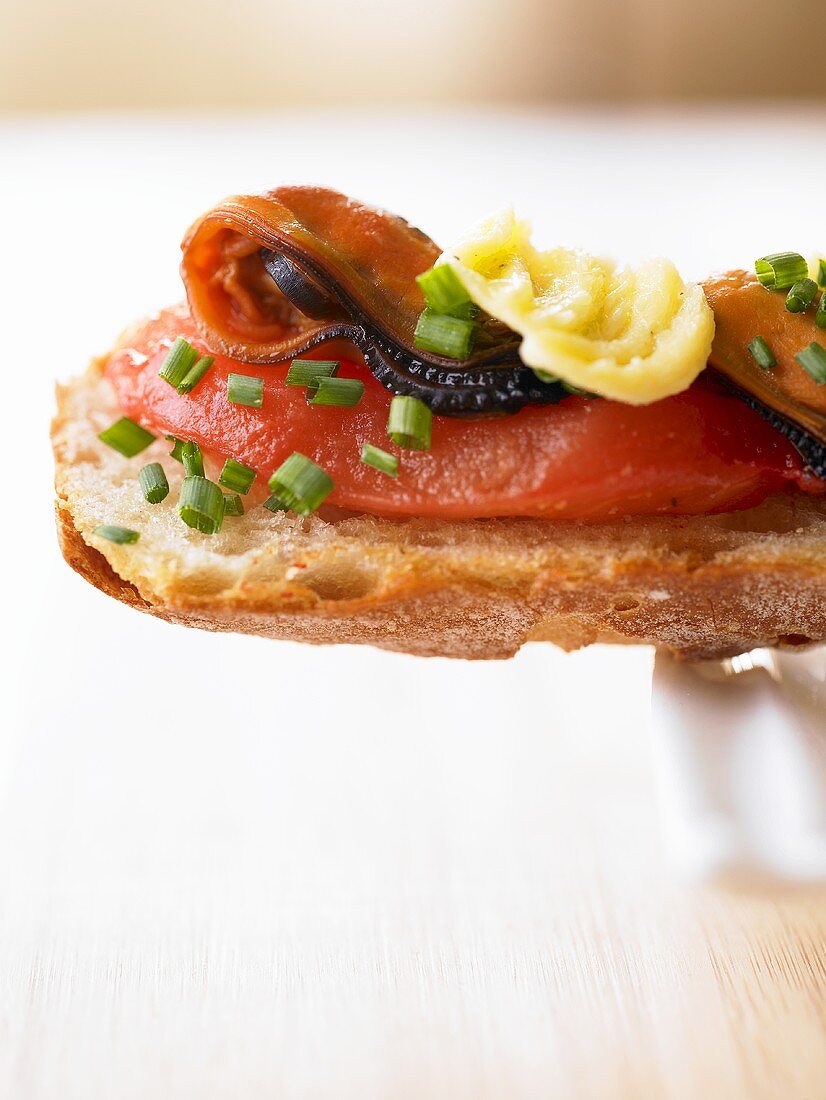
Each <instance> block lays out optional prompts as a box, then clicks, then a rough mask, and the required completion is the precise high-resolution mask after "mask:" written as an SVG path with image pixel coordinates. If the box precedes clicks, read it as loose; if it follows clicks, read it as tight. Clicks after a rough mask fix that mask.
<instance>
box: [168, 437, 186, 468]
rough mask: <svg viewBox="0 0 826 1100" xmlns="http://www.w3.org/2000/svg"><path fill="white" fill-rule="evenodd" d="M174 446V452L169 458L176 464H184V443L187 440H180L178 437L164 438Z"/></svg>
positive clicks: (171, 452) (172, 451) (170, 453)
mask: <svg viewBox="0 0 826 1100" xmlns="http://www.w3.org/2000/svg"><path fill="white" fill-rule="evenodd" d="M164 438H165V439H166V440H168V441H169V442H170V443H171V444H172V450H171V451H170V452H169V457H170V458H174V459H175V461H176V462H181V463H183V460H184V454H183V451H184V443H185V442H186V440H183V439H178V437H177V436H176V435H167V436H164Z"/></svg>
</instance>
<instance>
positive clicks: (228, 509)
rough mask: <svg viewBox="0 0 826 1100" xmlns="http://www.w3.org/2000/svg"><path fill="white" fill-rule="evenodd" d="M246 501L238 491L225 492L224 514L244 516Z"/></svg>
mask: <svg viewBox="0 0 826 1100" xmlns="http://www.w3.org/2000/svg"><path fill="white" fill-rule="evenodd" d="M243 514H244V502H243V501H242V500H241V498H240V497H239V496H238V494H237V493H224V515H225V516H243Z"/></svg>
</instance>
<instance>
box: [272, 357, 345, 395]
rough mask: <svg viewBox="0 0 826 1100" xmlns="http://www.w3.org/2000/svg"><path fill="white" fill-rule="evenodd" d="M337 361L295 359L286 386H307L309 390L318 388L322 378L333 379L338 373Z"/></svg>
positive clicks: (288, 373) (291, 364)
mask: <svg viewBox="0 0 826 1100" xmlns="http://www.w3.org/2000/svg"><path fill="white" fill-rule="evenodd" d="M338 368H339V362H338V360H337V359H293V361H292V363H290V369H289V370H288V371H287V377H286V379H285V384H286V385H288V386H305V387H306V388H307V389H309V390H315V389H317V388H318V382H319V379H321V378H333V377H335V375H336V374H337V373H338Z"/></svg>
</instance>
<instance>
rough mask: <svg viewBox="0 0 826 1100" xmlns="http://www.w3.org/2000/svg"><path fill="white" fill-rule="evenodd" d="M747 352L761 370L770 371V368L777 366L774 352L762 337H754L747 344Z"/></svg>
mask: <svg viewBox="0 0 826 1100" xmlns="http://www.w3.org/2000/svg"><path fill="white" fill-rule="evenodd" d="M749 351H750V352H751V357H752V359H753V360H754V361H755V363H756V364H757V365H758V367H760V369H761V370H771V369H772V367H776V366H777V360H776V359H775V357H774V352H773V351H772V349H771V348H770V347H769V345H768V344H767V343H766V341H765V340H764V339H763V337H762V336H755V338H754V339H753V340H752V342H751V343H750V344H749Z"/></svg>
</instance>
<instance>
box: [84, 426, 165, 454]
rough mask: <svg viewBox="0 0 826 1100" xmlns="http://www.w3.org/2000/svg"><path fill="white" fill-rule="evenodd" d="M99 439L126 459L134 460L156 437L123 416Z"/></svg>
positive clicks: (99, 436) (101, 434) (102, 433)
mask: <svg viewBox="0 0 826 1100" xmlns="http://www.w3.org/2000/svg"><path fill="white" fill-rule="evenodd" d="M98 439H99V440H100V441H101V442H102V443H105V444H106V445H107V446H108V447H111V448H112V449H113V450H115V451H118V452H119V453H120V454H122V455H124V456H125V457H126V458H133V457H134V456H135V455H137V454H140V453H141V451H145V450H146V448H147V447H148V446H149V444H150V443H152V442H154V439H155V437H154V435H153V434H152V433H151V432H148V431H147V430H146V428H142V427H141V426H140V424H136V423H135V421H134V420H130V419H129V417H128V416H122V417H121V418H120V420H116V421H115V423H114V424H111V425H110V426H109V427H108V428H107V429H106V431H103V432H101V433H100V435H98Z"/></svg>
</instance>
